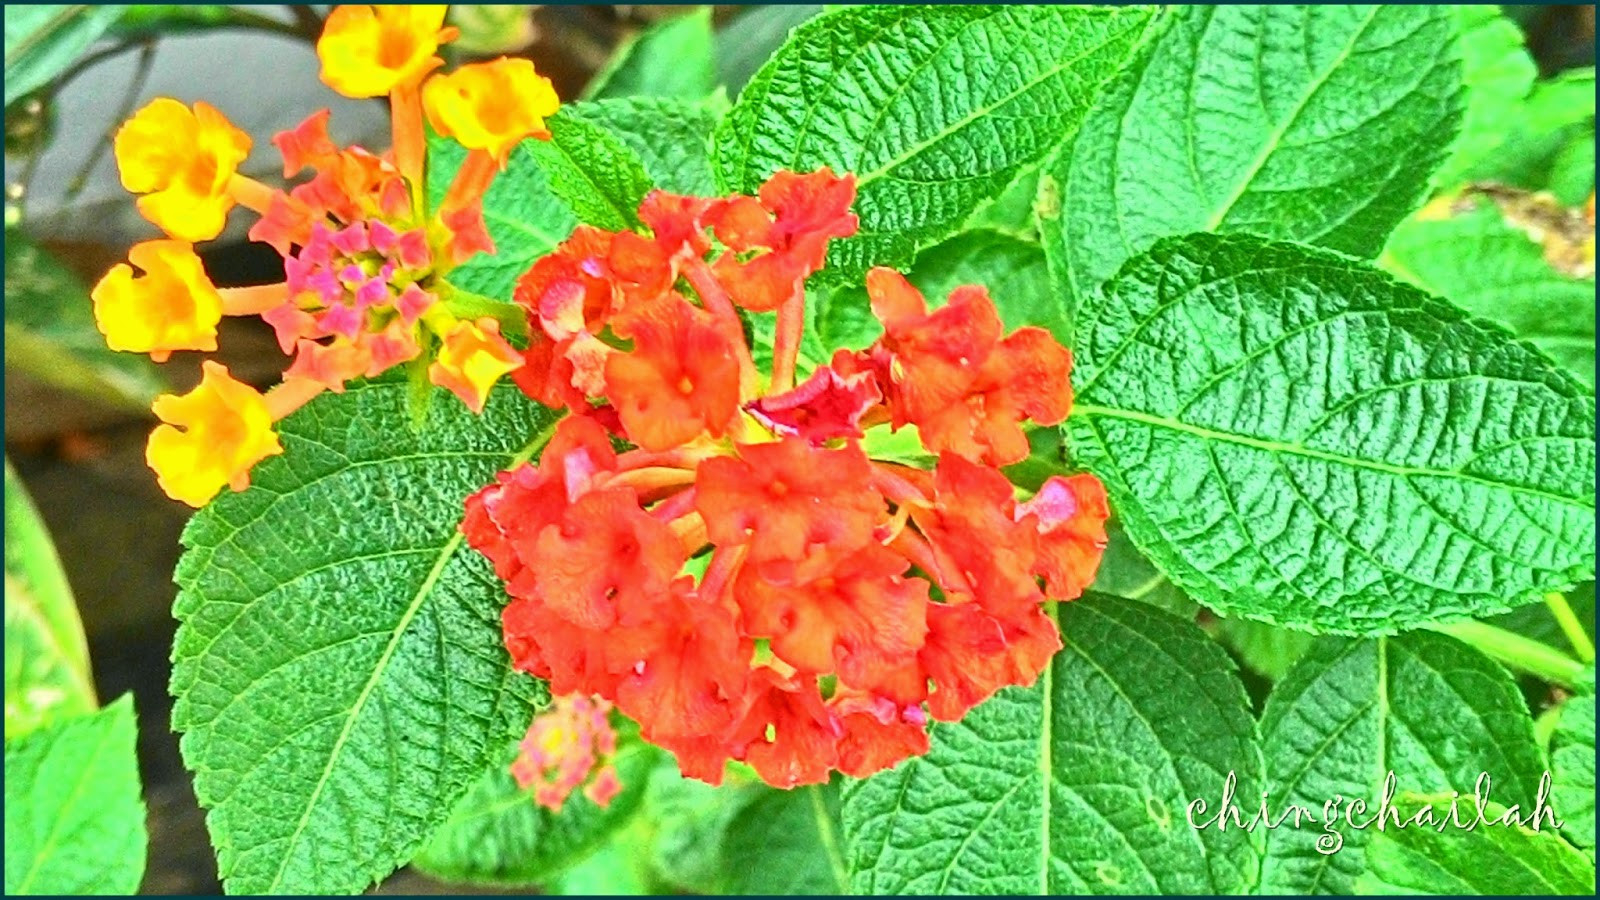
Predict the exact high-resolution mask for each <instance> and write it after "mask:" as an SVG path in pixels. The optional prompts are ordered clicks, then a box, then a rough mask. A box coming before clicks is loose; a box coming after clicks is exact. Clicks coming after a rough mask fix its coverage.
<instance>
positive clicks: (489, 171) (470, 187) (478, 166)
mask: <svg viewBox="0 0 1600 900" xmlns="http://www.w3.org/2000/svg"><path fill="white" fill-rule="evenodd" d="M499 171H500V166H499V164H498V163H496V162H495V161H494V156H492V155H491V154H490V153H489V151H487V150H469V151H467V158H466V161H464V162H463V163H462V164H461V168H460V169H457V170H456V177H455V180H454V181H452V182H450V190H449V191H447V192H446V193H445V195H444V201H443V202H442V203H441V204H440V205H439V213H440V215H447V214H449V213H452V212H455V211H456V210H458V209H463V208H465V207H466V206H468V205H469V204H471V203H472V201H474V200H480V199H482V198H483V194H484V192H485V191H487V190H488V189H489V185H490V184H491V183H493V182H494V176H495V175H496V174H497V173H499Z"/></svg>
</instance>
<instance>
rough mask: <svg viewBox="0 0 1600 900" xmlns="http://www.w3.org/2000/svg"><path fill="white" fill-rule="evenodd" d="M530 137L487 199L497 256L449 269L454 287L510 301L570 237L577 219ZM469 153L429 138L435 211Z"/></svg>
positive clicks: (474, 259)
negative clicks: (523, 279)
mask: <svg viewBox="0 0 1600 900" xmlns="http://www.w3.org/2000/svg"><path fill="white" fill-rule="evenodd" d="M535 143H538V142H537V141H536V140H535V139H533V138H529V139H528V140H526V141H523V142H522V143H521V144H518V145H517V147H516V149H514V150H512V151H511V159H510V161H509V162H508V163H507V165H506V170H505V171H504V172H501V173H500V174H499V175H497V176H495V179H494V183H493V184H491V185H489V190H488V191H487V192H485V194H484V196H483V220H484V224H485V225H486V226H487V227H488V229H489V236H490V237H491V238H493V239H494V245H495V252H494V253H493V254H482V253H480V254H478V255H477V256H474V257H472V258H471V259H469V260H467V261H466V262H465V263H463V264H462V265H461V266H458V267H457V268H454V269H451V270H450V275H449V279H450V283H451V284H453V285H455V286H457V287H459V288H462V289H463V290H468V291H471V292H473V293H475V294H482V295H484V296H486V297H492V298H494V299H497V300H509V299H511V292H512V290H513V289H514V288H515V286H516V283H517V278H518V277H519V276H520V275H522V273H523V272H526V271H527V270H528V267H529V266H531V265H533V261H534V260H536V259H538V258H539V257H541V256H543V255H545V254H546V253H549V252H550V251H551V250H552V249H553V248H554V247H555V245H556V244H559V243H561V242H562V241H564V240H566V239H567V235H569V234H571V233H572V229H573V228H575V227H576V226H577V224H578V220H577V218H576V217H575V216H573V214H572V210H571V209H569V208H568V207H567V204H566V203H564V202H562V200H561V198H560V197H557V196H556V194H555V192H554V191H552V190H551V188H550V179H549V178H548V177H547V176H546V175H545V173H544V169H542V168H540V166H539V163H538V162H537V161H536V160H535V158H534V155H533V153H532V150H531V148H532V145H533V144H535ZM466 155H467V152H466V150H465V149H463V148H462V146H461V145H460V144H457V143H456V142H455V141H452V140H448V139H445V138H441V137H437V136H434V137H431V138H429V140H428V197H429V200H428V204H429V206H430V207H433V208H437V207H438V205H439V202H440V200H442V199H443V198H444V195H445V191H446V190H448V189H449V187H450V181H451V179H453V178H454V177H455V173H456V170H457V169H459V168H461V161H462V160H463V159H465V158H466Z"/></svg>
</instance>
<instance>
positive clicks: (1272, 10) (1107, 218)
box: [1041, 6, 1461, 299]
mask: <svg viewBox="0 0 1600 900" xmlns="http://www.w3.org/2000/svg"><path fill="white" fill-rule="evenodd" d="M1169 25H1170V27H1168V28H1167V30H1166V31H1165V32H1164V33H1163V34H1162V35H1161V36H1160V38H1159V39H1157V40H1156V41H1154V43H1153V46H1152V47H1151V48H1150V49H1149V51H1148V52H1146V53H1145V54H1143V55H1142V56H1141V57H1140V58H1139V59H1138V61H1137V62H1135V63H1134V64H1133V65H1131V66H1129V67H1128V68H1126V69H1124V70H1123V72H1122V75H1121V76H1120V77H1119V78H1118V79H1117V80H1116V81H1115V82H1114V83H1113V84H1112V85H1111V86H1110V87H1108V88H1107V89H1106V95H1105V98H1104V99H1103V101H1102V102H1101V103H1100V104H1099V105H1097V106H1096V107H1095V109H1094V112H1093V113H1091V114H1090V116H1089V118H1088V119H1087V120H1086V121H1085V122H1084V124H1083V127H1082V128H1081V129H1080V130H1079V131H1078V133H1077V136H1076V138H1074V140H1073V141H1072V143H1071V144H1070V145H1069V146H1067V147H1065V148H1063V149H1062V151H1061V153H1060V154H1059V156H1058V157H1057V158H1056V159H1055V160H1054V161H1053V162H1052V163H1051V164H1049V165H1048V166H1047V167H1046V172H1047V176H1048V179H1047V180H1048V181H1050V182H1052V183H1051V184H1049V185H1048V187H1049V188H1050V190H1052V191H1054V192H1056V193H1057V194H1058V196H1059V197H1060V203H1059V204H1057V205H1056V207H1057V209H1058V210H1059V214H1058V215H1057V216H1054V217H1051V216H1044V217H1042V224H1041V227H1042V228H1043V230H1044V243H1045V249H1046V251H1047V252H1049V253H1050V254H1051V255H1052V257H1053V258H1052V262H1051V265H1052V267H1053V268H1054V270H1055V271H1056V272H1057V277H1058V278H1059V279H1060V283H1061V285H1062V288H1063V290H1065V291H1067V292H1068V295H1069V297H1070V298H1073V299H1081V298H1082V297H1083V296H1084V295H1085V294H1086V293H1087V292H1088V291H1089V290H1091V289H1093V288H1094V287H1095V286H1096V285H1098V284H1099V283H1100V282H1102V281H1104V280H1105V279H1107V278H1109V277H1111V275H1112V274H1113V273H1115V272H1116V271H1117V269H1118V268H1119V267H1120V266H1121V265H1122V263H1123V262H1124V261H1125V260H1127V259H1129V258H1130V257H1134V256H1138V255H1139V254H1140V253H1142V252H1144V251H1146V250H1148V249H1150V247H1151V246H1153V245H1154V244H1155V243H1156V242H1157V241H1159V240H1160V239H1161V238H1164V237H1168V236H1171V235H1180V234H1187V233H1190V232H1195V231H1246V232H1253V233H1257V234H1262V235H1265V236H1267V237H1274V238H1283V239H1292V240H1297V241H1303V242H1306V243H1315V244H1318V245H1321V246H1324V247H1331V248H1333V249H1336V250H1342V251H1344V252H1347V253H1352V254H1355V255H1357V256H1376V255H1377V253H1378V251H1379V250H1380V249H1382V247H1383V241H1384V238H1385V237H1387V236H1388V234H1389V231H1390V229H1392V228H1393V227H1394V225H1395V223H1396V222H1399V221H1400V220H1401V219H1402V218H1404V217H1405V215H1406V213H1408V212H1410V211H1411V210H1412V209H1414V208H1415V207H1416V205H1417V204H1418V203H1419V202H1420V199H1421V198H1422V196H1423V194H1424V193H1425V191H1426V189H1427V186H1428V176H1429V174H1430V173H1431V172H1432V171H1433V169H1434V167H1435V166H1437V165H1438V163H1439V161H1440V160H1441V159H1442V158H1443V157H1444V154H1445V151H1446V149H1447V148H1448V146H1449V143H1450V139H1451V138H1452V136H1453V135H1454V134H1455V130H1456V126H1457V124H1458V123H1459V121H1460V118H1461V109H1460V101H1459V97H1458V95H1459V93H1460V90H1461V66H1460V62H1459V59H1458V56H1459V53H1458V50H1457V48H1456V46H1455V26H1454V22H1453V21H1452V18H1451V13H1450V11H1449V9H1448V8H1445V7H1433V6H1185V7H1179V8H1177V9H1176V10H1174V14H1173V17H1172V19H1171V21H1170V23H1169Z"/></svg>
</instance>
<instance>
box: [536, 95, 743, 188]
mask: <svg viewBox="0 0 1600 900" xmlns="http://www.w3.org/2000/svg"><path fill="white" fill-rule="evenodd" d="M568 109H569V110H571V111H572V113H573V115H576V116H579V117H581V118H582V119H583V120H584V121H587V122H593V123H594V124H596V125H599V126H601V127H603V128H605V129H606V130H608V131H610V132H611V133H612V134H613V135H615V136H616V138H617V139H618V140H620V141H621V142H622V143H624V144H626V145H627V147H628V149H630V150H632V151H633V152H634V153H636V154H638V156H639V161H640V162H641V163H643V165H644V170H645V173H646V174H647V175H648V176H649V178H650V180H651V182H653V183H654V184H655V185H656V186H657V187H660V188H661V189H662V190H665V191H671V192H673V193H675V194H688V195H690V196H696V197H709V196H712V195H713V194H715V193H716V192H717V185H716V180H715V179H714V178H712V175H711V132H712V130H713V129H715V128H716V127H717V121H718V118H719V113H718V111H717V109H718V108H717V107H716V106H713V105H712V104H711V103H710V102H706V103H689V102H686V101H683V100H674V99H667V98H661V97H626V98H618V99H615V100H598V101H595V102H593V103H578V104H574V105H572V106H570V107H568Z"/></svg>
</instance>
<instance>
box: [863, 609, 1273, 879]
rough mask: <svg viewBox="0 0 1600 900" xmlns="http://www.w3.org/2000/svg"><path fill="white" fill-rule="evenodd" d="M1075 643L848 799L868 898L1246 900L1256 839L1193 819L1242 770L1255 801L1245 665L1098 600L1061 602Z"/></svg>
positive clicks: (1153, 616)
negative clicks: (1229, 899) (1025, 683)
mask: <svg viewBox="0 0 1600 900" xmlns="http://www.w3.org/2000/svg"><path fill="white" fill-rule="evenodd" d="M1059 614H1060V622H1061V630H1062V633H1063V634H1064V635H1065V640H1066V649H1064V650H1062V651H1061V652H1060V653H1058V654H1057V655H1056V657H1055V659H1054V660H1053V661H1052V663H1051V667H1050V668H1049V669H1048V670H1047V671H1046V673H1045V674H1044V675H1041V676H1040V678H1039V683H1038V684H1037V685H1034V686H1033V687H1031V688H1016V687H1013V688H1006V689H1005V690H1003V691H1001V692H1000V693H998V694H996V695H995V696H994V697H992V698H990V699H989V700H987V701H985V702H984V703H982V704H981V705H979V706H978V707H977V708H976V709H974V710H972V711H971V712H969V713H968V714H967V716H966V718H965V719H963V720H962V721H961V722H959V723H952V724H946V723H935V724H934V725H933V726H932V735H933V749H932V751H931V752H929V753H928V755H927V756H924V757H919V758H914V759H910V760H907V761H906V762H903V763H900V764H899V765H898V766H896V767H895V768H894V769H892V770H890V771H888V772H884V773H881V774H879V775H876V776H873V777H872V778H869V779H866V780H864V781H857V782H851V783H849V784H847V785H846V787H845V791H844V803H843V820H844V834H845V846H846V847H847V848H848V853H849V857H848V860H849V864H850V872H851V887H852V888H853V889H854V890H855V892H856V893H864V894H978V893H982V894H1022V893H1027V894H1063V893H1073V894H1081V893H1145V894H1149V893H1167V894H1173V893H1204V894H1227V893H1241V892H1245V891H1247V890H1248V889H1249V888H1250V887H1251V886H1252V885H1253V884H1254V882H1255V880H1256V871H1257V867H1258V866H1259V862H1260V860H1259V852H1260V844H1261V836H1260V835H1259V834H1249V833H1246V832H1243V831H1242V830H1241V829H1237V828H1233V829H1228V830H1225V831H1224V830H1219V829H1216V828H1207V829H1203V830H1200V829H1195V828H1192V827H1190V826H1189V824H1188V823H1187V822H1186V821H1185V814H1186V813H1185V810H1186V809H1187V807H1188V806H1189V803H1190V801H1191V800H1193V799H1194V798H1197V797H1209V798H1214V797H1216V796H1217V795H1218V793H1219V792H1220V791H1221V790H1222V787H1223V783H1224V780H1225V779H1226V778H1227V776H1228V774H1229V773H1230V772H1232V773H1235V775H1236V777H1237V779H1238V787H1237V791H1238V794H1239V795H1240V796H1241V797H1254V796H1257V795H1258V792H1259V790H1260V780H1261V756H1260V751H1259V749H1258V748H1257V746H1256V730H1255V721H1254V719H1253V718H1252V717H1251V715H1250V709H1249V701H1248V700H1247V699H1246V697H1245V693H1244V688H1243V686H1241V685H1240V683H1239V679H1238V677H1237V675H1236V673H1235V670H1234V667H1233V663H1232V662H1231V661H1229V660H1228V658H1227V656H1226V654H1224V653H1223V652H1222V650H1221V648H1219V647H1218V646H1217V645H1216V644H1215V643H1213V642H1211V641H1210V640H1209V639H1208V638H1206V636H1205V634H1204V633H1202V632H1201V631H1200V629H1198V628H1197V627H1195V626H1194V625H1193V624H1191V623H1188V622H1183V621H1180V620H1178V619H1175V618H1172V617H1171V616H1168V615H1166V614H1164V613H1161V612H1158V611H1156V610H1154V609H1151V608H1150V607H1147V606H1144V605H1142V604H1138V603H1130V602H1128V601H1124V600H1118V599H1115V598H1109V597H1101V596H1092V597H1086V598H1084V599H1082V600H1079V601H1076V602H1073V603H1068V604H1062V605H1061V606H1060V609H1059Z"/></svg>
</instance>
